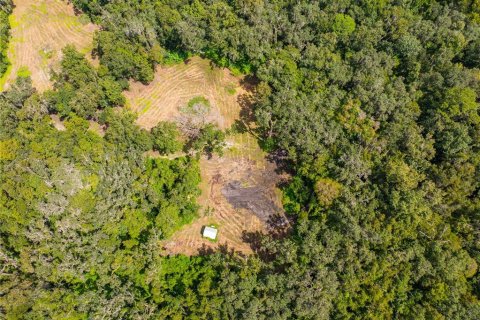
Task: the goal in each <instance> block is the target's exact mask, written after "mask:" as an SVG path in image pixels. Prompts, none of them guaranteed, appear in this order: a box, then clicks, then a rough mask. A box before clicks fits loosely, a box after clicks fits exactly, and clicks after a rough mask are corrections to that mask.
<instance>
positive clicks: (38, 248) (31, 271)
mask: <svg viewBox="0 0 480 320" xmlns="http://www.w3.org/2000/svg"><path fill="white" fill-rule="evenodd" d="M28 80H29V79H19V80H18V81H17V84H16V85H14V86H13V87H12V89H11V90H10V91H7V92H5V93H4V94H2V95H1V96H0V105H1V106H2V117H1V125H0V128H2V131H1V135H0V136H1V139H0V155H1V156H0V169H1V172H2V174H1V179H0V182H1V184H0V235H1V236H0V262H1V265H2V273H1V274H0V288H1V291H2V298H1V299H0V310H1V312H2V314H4V315H6V316H7V317H9V318H13V319H17V318H25V317H26V318H59V319H66V318H75V319H77V318H78V319H83V318H89V317H101V316H107V317H108V318H124V317H127V318H130V317H132V316H133V315H134V314H137V316H138V317H140V318H145V317H146V315H147V314H148V313H149V312H150V311H148V310H156V309H157V302H155V301H154V300H153V299H154V298H153V297H155V299H157V298H158V295H157V296H154V295H153V293H150V291H151V290H152V291H153V290H154V289H152V288H156V287H157V283H159V281H160V282H161V281H164V280H163V279H164V278H163V277H165V281H166V277H167V274H168V272H167V273H161V272H160V273H159V272H158V271H159V270H162V264H163V262H162V259H160V258H159V255H158V253H159V252H158V249H159V246H158V241H159V240H161V239H163V238H165V237H167V236H169V235H171V234H172V233H173V232H174V231H175V230H177V229H178V228H180V227H181V226H182V225H183V224H185V223H189V222H191V221H192V219H193V218H194V217H195V216H196V213H197V205H196V201H195V199H196V197H197V196H198V194H199V189H198V187H197V185H198V183H199V182H200V174H199V167H198V163H197V161H196V160H195V159H193V158H185V157H180V158H177V159H175V160H168V159H148V158H147V159H145V158H144V156H143V151H144V150H146V149H149V148H150V146H151V144H150V140H149V136H148V133H147V132H146V131H143V130H140V129H139V128H138V127H137V126H136V125H135V124H134V119H135V118H134V117H133V116H132V115H131V114H129V113H125V112H114V111H111V110H108V111H107V112H105V113H104V117H105V122H106V125H107V126H108V128H107V130H106V134H105V138H102V137H100V136H99V135H97V134H96V133H93V132H91V131H89V130H88V126H89V124H88V122H87V121H86V120H84V119H82V118H80V117H78V116H76V115H71V116H70V117H69V119H68V120H66V121H65V122H64V125H65V127H66V130H64V131H58V130H57V129H55V128H54V127H53V125H52V124H51V119H50V117H49V116H48V113H47V110H46V108H45V109H44V111H43V112H42V111H41V110H42V109H41V104H42V101H43V97H42V96H39V95H38V94H36V93H34V90H32V88H31V86H30V82H29V81H28ZM168 262H169V261H168V260H167V261H166V262H165V263H166V268H168ZM191 272H194V274H193V275H192V277H194V278H195V277H197V278H198V279H203V278H204V277H212V276H213V275H212V272H211V271H209V272H206V273H207V274H206V276H200V275H199V273H198V272H199V271H198V270H196V269H192V271H191ZM160 277H161V278H160ZM198 281H199V280H198ZM202 285H203V283H202V282H199V283H198V286H199V287H200V286H202ZM168 290H170V291H168ZM174 290H176V289H174V288H169V287H166V288H165V291H161V292H160V293H161V294H162V297H163V294H167V292H171V293H170V294H172V295H173V294H175V293H174ZM147 296H152V298H150V299H148V298H146V297H147ZM112 299H113V300H112ZM159 299H160V298H159ZM134 301H137V302H139V303H140V304H141V305H138V306H137V307H133V302H134ZM151 308H153V309H151Z"/></svg>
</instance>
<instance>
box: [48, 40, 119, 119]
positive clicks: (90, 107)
mask: <svg viewBox="0 0 480 320" xmlns="http://www.w3.org/2000/svg"><path fill="white" fill-rule="evenodd" d="M61 66H62V69H61V72H60V73H59V74H54V75H53V79H54V81H55V84H54V86H55V89H56V90H55V91H51V92H49V93H47V97H48V99H49V100H50V104H51V105H52V109H53V110H54V111H56V112H58V113H59V114H60V115H61V116H64V117H65V116H68V115H69V114H70V113H75V114H77V115H79V116H81V117H83V118H86V119H92V118H96V117H97V110H99V109H104V108H106V107H116V106H123V105H124V104H125V98H124V97H123V95H122V87H121V85H120V84H119V83H117V82H116V81H115V80H114V79H113V78H112V77H111V76H108V75H106V76H100V75H99V73H98V72H97V70H95V68H94V67H93V66H92V65H91V64H90V63H89V62H88V61H87V59H85V57H84V56H83V55H82V54H80V53H79V52H77V51H76V50H75V48H74V47H73V46H67V47H66V48H65V49H64V50H63V59H62V63H61Z"/></svg>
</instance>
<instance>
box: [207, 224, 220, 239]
mask: <svg viewBox="0 0 480 320" xmlns="http://www.w3.org/2000/svg"><path fill="white" fill-rule="evenodd" d="M217 232H218V230H217V229H215V228H213V227H205V228H204V229H203V236H204V237H206V238H210V239H212V240H215V239H216V238H217Z"/></svg>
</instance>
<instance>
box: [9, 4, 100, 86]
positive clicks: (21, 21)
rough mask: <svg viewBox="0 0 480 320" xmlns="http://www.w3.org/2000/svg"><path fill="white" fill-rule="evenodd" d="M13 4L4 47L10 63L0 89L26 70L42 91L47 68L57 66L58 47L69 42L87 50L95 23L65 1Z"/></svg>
mask: <svg viewBox="0 0 480 320" xmlns="http://www.w3.org/2000/svg"><path fill="white" fill-rule="evenodd" d="M14 4H15V8H14V10H13V15H12V16H11V19H10V23H11V27H12V29H11V40H10V45H9V49H8V58H9V60H10V62H11V64H12V65H11V67H10V68H9V70H7V73H6V74H5V76H4V78H3V79H2V80H1V81H0V90H1V89H2V83H5V86H4V87H5V88H4V89H6V88H7V87H8V84H9V83H10V82H11V81H13V80H14V79H15V77H16V75H17V73H19V72H20V73H24V74H25V73H26V74H30V76H31V78H32V81H33V85H34V87H36V88H37V90H39V91H44V90H46V89H48V88H50V87H51V82H50V69H52V68H54V69H55V68H57V67H58V64H59V62H60V59H61V54H62V52H61V51H62V49H63V48H64V47H65V46H66V45H68V44H73V45H74V46H75V47H76V48H77V50H79V51H80V52H82V53H85V54H86V53H88V52H90V51H91V49H92V39H93V33H94V32H95V30H96V29H97V28H98V27H96V26H95V25H94V24H92V23H88V22H87V21H86V19H84V18H82V17H79V16H76V15H75V14H74V11H73V7H72V5H70V4H68V3H67V2H66V1H62V0H15V1H14ZM88 56H89V55H88Z"/></svg>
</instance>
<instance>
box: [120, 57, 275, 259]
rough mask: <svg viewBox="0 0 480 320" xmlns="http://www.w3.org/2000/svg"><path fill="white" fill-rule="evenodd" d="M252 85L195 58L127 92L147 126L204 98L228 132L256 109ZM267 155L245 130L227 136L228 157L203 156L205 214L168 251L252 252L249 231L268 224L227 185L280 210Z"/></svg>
mask: <svg viewBox="0 0 480 320" xmlns="http://www.w3.org/2000/svg"><path fill="white" fill-rule="evenodd" d="M252 87H253V86H252V85H250V84H248V83H246V81H244V78H243V77H235V76H233V75H232V74H231V73H230V71H229V70H227V69H220V68H215V67H212V65H211V63H210V62H209V61H208V60H205V59H202V58H199V57H193V58H191V59H189V60H188V61H187V62H186V63H181V64H178V65H174V66H167V67H159V68H158V69H157V71H156V74H155V79H154V81H153V82H152V83H150V84H149V85H143V84H141V83H136V82H132V83H131V86H130V90H129V91H127V92H125V95H126V97H127V105H128V108H130V109H131V110H133V111H135V112H136V113H137V114H138V120H137V123H138V124H139V125H140V126H141V127H143V128H145V129H151V128H152V127H154V126H155V125H156V124H157V123H158V122H159V121H164V120H168V121H176V119H177V117H178V115H179V113H180V111H179V108H180V107H182V106H185V105H186V104H187V103H188V101H189V100H190V99H192V98H194V97H197V96H202V97H205V98H207V99H208V100H209V102H210V104H211V108H212V111H211V116H212V117H211V119H212V121H213V122H215V123H217V125H218V126H219V127H220V128H222V129H224V130H226V129H229V128H231V127H232V125H234V123H235V122H237V121H239V120H240V119H241V117H240V114H241V112H245V111H248V110H247V109H248V108H250V107H251V106H250V105H249V101H250V100H251V97H252V92H251V90H252ZM265 156H266V154H265V153H264V152H263V151H262V150H261V149H260V147H259V146H258V143H257V140H256V139H255V137H254V136H253V135H251V134H250V133H248V132H244V133H232V134H229V135H228V137H227V149H226V152H225V155H224V156H223V157H217V156H215V157H213V158H212V159H207V158H202V159H201V161H200V168H201V175H202V182H201V184H200V188H201V190H202V194H201V196H200V197H199V199H198V202H199V204H200V205H201V210H200V217H199V218H198V219H197V220H196V221H194V222H193V223H192V224H189V225H186V226H184V227H183V228H182V229H181V230H180V231H178V232H177V233H175V234H174V235H173V236H172V237H171V238H170V239H168V240H166V241H164V242H163V244H162V246H163V249H164V253H165V254H178V253H182V254H187V255H194V254H198V252H199V251H200V250H202V248H216V247H218V246H219V245H222V246H226V247H227V248H230V249H234V250H236V251H240V252H243V253H246V254H248V253H251V252H252V249H251V246H250V244H249V243H248V242H247V241H246V239H247V238H248V236H249V234H254V233H256V232H266V231H267V229H268V226H267V223H266V221H264V220H262V219H261V218H259V217H258V216H257V215H256V214H255V213H254V212H253V209H252V210H251V209H249V208H248V200H249V199H245V201H246V205H245V207H236V208H235V207H234V206H233V205H232V204H231V203H229V201H228V200H227V198H226V197H225V188H226V187H227V186H229V185H230V184H232V183H238V184H240V185H241V186H244V187H245V188H255V190H258V192H259V193H261V195H262V196H261V197H260V199H261V201H263V202H266V203H275V204H276V205H277V206H278V207H279V208H281V203H280V202H281V201H280V195H279V192H278V189H277V188H276V184H277V183H278V181H279V180H280V177H279V175H278V174H277V173H276V172H275V166H274V165H273V164H271V163H268V162H267V161H266V160H265ZM210 224H214V225H216V226H218V228H219V234H218V241H217V242H211V241H209V240H207V239H203V238H202V236H201V230H202V227H203V226H205V225H210Z"/></svg>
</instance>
